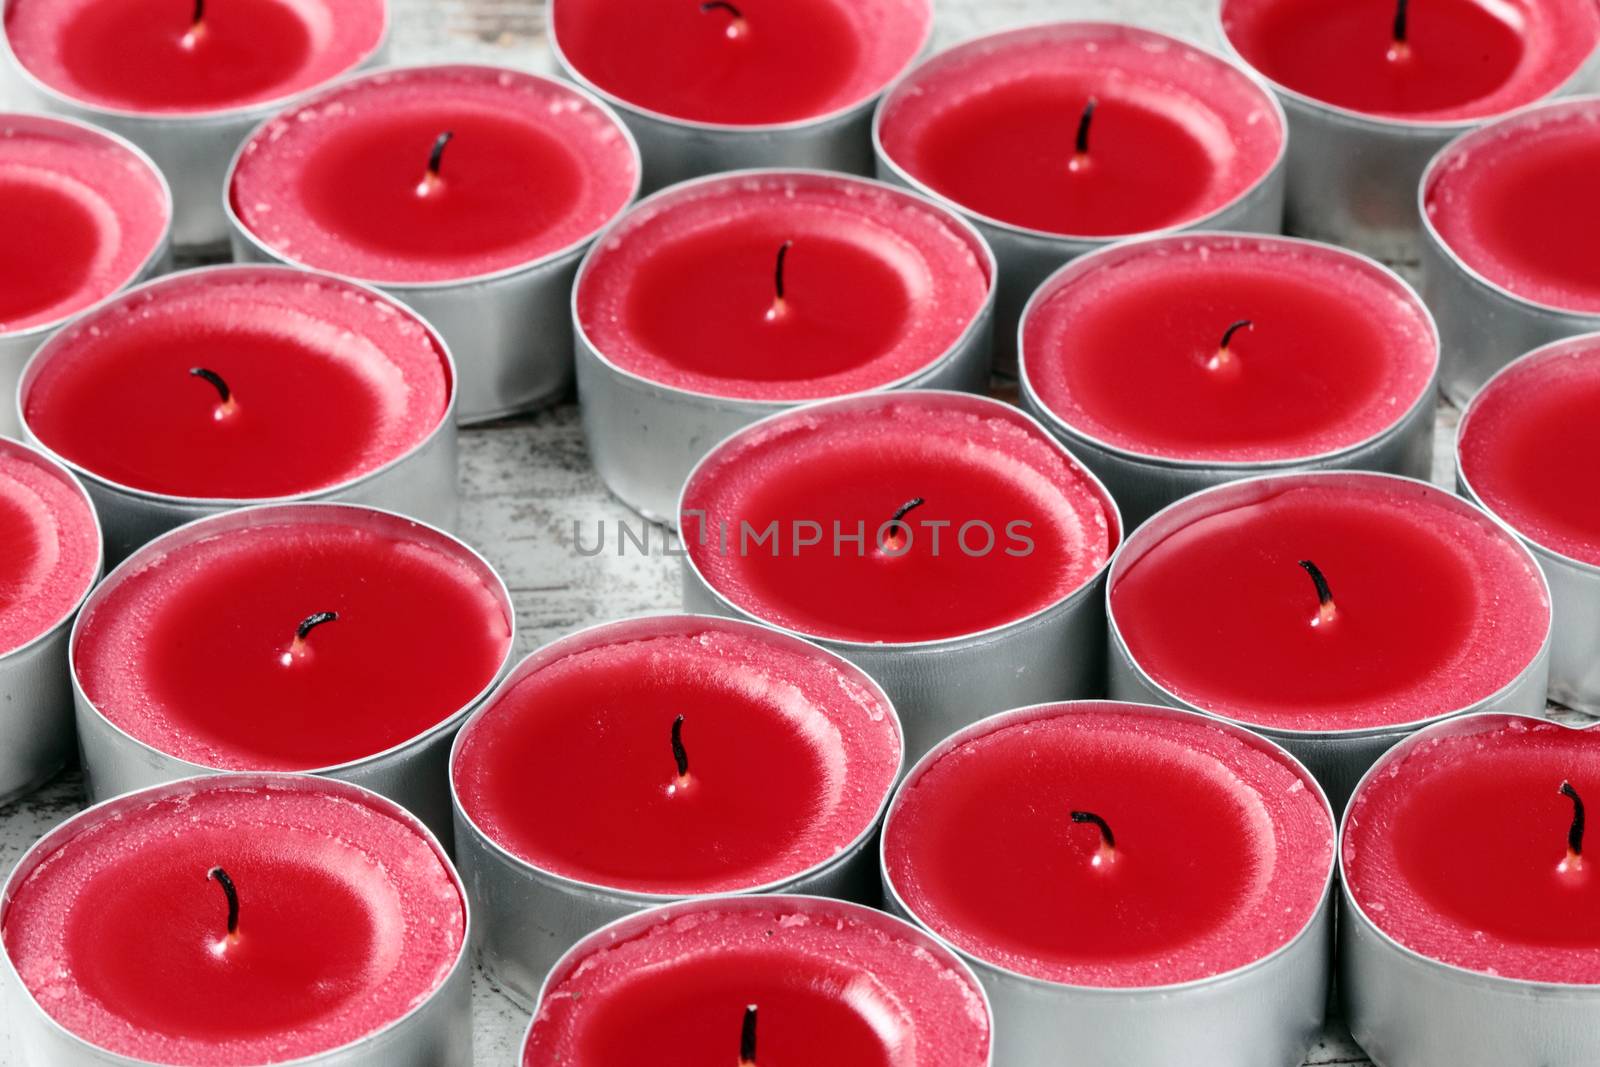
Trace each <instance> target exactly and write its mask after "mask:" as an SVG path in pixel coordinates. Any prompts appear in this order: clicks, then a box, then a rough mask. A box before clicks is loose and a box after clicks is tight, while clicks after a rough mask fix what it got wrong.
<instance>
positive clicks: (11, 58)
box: [0, 0, 389, 256]
mask: <svg viewBox="0 0 1600 1067" xmlns="http://www.w3.org/2000/svg"><path fill="white" fill-rule="evenodd" d="M13 2H14V0H0V25H3V23H4V21H5V17H6V15H7V13H8V12H7V11H6V10H5V9H7V8H9V7H10V6H11V4H12V3H13ZM388 44H389V17H388V7H387V5H385V8H384V26H383V32H382V34H381V35H380V36H379V38H378V41H377V43H376V44H375V45H374V46H373V50H372V51H371V52H370V53H368V54H367V55H366V56H364V57H363V58H362V59H360V60H359V61H358V62H357V63H356V65H355V67H354V68H352V69H356V70H360V69H363V68H366V67H372V66H376V65H378V64H379V63H382V62H383V57H384V55H385V54H386V52H387V50H388ZM0 67H8V68H9V69H10V71H11V74H12V81H13V82H14V83H15V84H16V85H17V86H18V87H19V88H20V89H21V90H22V91H23V93H24V94H25V95H26V97H27V101H28V104H29V106H30V107H32V108H34V109H36V110H39V111H45V112H49V113H51V114H55V115H63V116H66V117H67V118H71V119H76V120H78V121H80V122H86V123H89V124H91V125H93V126H96V127H99V128H101V129H104V130H109V131H110V132H112V133H114V134H117V135H119V136H121V137H124V138H126V139H127V140H129V141H132V142H133V143H134V144H136V145H138V146H139V147H140V148H141V149H143V150H144V151H145V152H147V153H148V154H149V156H150V158H151V159H152V160H154V161H155V163H156V164H157V165H158V167H159V169H160V170H161V173H162V174H164V175H165V176H166V178H167V181H168V182H169V183H171V186H172V193H173V203H174V208H175V212H174V214H173V216H172V228H171V237H172V244H173V246H174V247H175V248H176V249H177V250H178V251H179V252H180V253H181V254H183V255H186V256H206V255H212V254H215V253H217V252H221V251H223V250H224V249H226V248H227V245H228V226H227V223H226V221H225V220H224V218H223V214H222V201H223V199H224V195H223V194H224V190H225V188H226V185H225V184H224V181H225V177H226V175H227V173H228V162H229V160H231V159H232V158H233V154H234V151H235V150H236V149H237V148H238V147H239V145H240V144H241V143H242V142H243V141H244V139H245V137H246V136H247V135H248V134H249V133H250V131H251V130H253V129H255V128H256V126H258V125H260V123H261V122H263V121H264V120H266V119H267V118H268V117H269V116H271V115H273V114H275V113H276V112H278V111H281V110H282V109H283V108H284V107H286V106H288V105H290V104H292V103H294V102H295V101H297V100H299V99H301V98H302V97H303V96H305V95H307V93H297V94H292V95H290V96H286V97H281V98H279V99H277V100H269V101H266V102H265V103H260V104H251V105H249V106H248V107H239V108H229V109H227V110H223V111H208V112H200V113H197V114H177V115H175V114H163V113H160V112H141V111H129V110H125V109H122V108H114V107H103V106H101V105H98V104H90V103H85V102H84V101H82V100H76V99H74V98H73V97H70V96H68V95H66V94H65V93H62V92H60V91H58V90H56V89H53V88H51V87H50V86H48V85H46V84H45V83H44V82H41V81H40V80H39V79H37V78H35V77H34V76H33V74H32V72H30V71H29V70H28V69H27V68H26V67H24V66H23V65H22V63H21V61H19V60H18V59H17V57H16V55H15V54H14V53H13V52H12V51H11V42H10V39H9V37H7V36H6V34H5V33H4V32H0ZM313 91H315V90H308V92H313Z"/></svg>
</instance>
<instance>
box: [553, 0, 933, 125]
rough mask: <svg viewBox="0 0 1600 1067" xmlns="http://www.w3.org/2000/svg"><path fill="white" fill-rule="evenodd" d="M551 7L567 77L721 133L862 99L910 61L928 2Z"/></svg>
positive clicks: (595, 1)
mask: <svg viewBox="0 0 1600 1067" xmlns="http://www.w3.org/2000/svg"><path fill="white" fill-rule="evenodd" d="M734 7H735V10H736V11H737V13H738V14H737V15H736V14H735V13H734V12H730V11H728V10H726V9H725V8H710V9H704V8H702V6H701V5H700V4H699V3H695V2H692V0H691V2H687V3H685V2H682V0H557V2H556V3H553V4H551V5H550V8H551V10H550V21H551V27H552V32H553V34H554V38H555V40H556V41H557V42H558V44H557V47H558V49H559V51H560V54H561V55H562V56H563V58H565V60H566V62H567V63H568V64H569V65H570V66H571V67H572V68H573V69H574V70H575V71H577V73H578V74H579V75H580V76H581V77H583V78H584V79H586V80H587V81H589V82H590V83H591V84H593V85H595V86H597V87H598V88H599V89H600V90H601V91H602V92H605V93H609V94H610V95H611V96H613V97H616V98H617V99H618V100H621V101H623V102H625V103H626V104H628V105H630V106H632V107H634V108H637V109H639V110H643V111H652V112H656V113H657V114H661V115H668V116H672V117H673V118H679V119H688V120H690V121H694V122H706V123H716V124H719V125H727V126H762V125H770V124H775V123H788V122H799V121H803V120H805V119H811V118H817V117H820V116H823V115H828V114H832V113H833V112H837V111H844V110H847V109H849V108H853V107H855V106H857V105H858V104H863V103H865V102H866V101H867V100H869V99H871V98H872V97H873V96H875V95H876V94H877V93H878V92H880V91H881V90H882V89H883V87H884V86H885V85H888V84H889V82H891V81H893V80H894V79H895V78H896V77H898V76H899V74H900V73H901V72H902V71H903V70H905V68H906V67H907V66H908V65H909V64H910V63H911V61H912V60H913V59H914V58H915V57H916V55H917V53H918V52H919V51H920V50H921V49H922V46H923V45H924V43H926V41H927V39H928V33H929V31H930V30H931V28H932V24H933V11H932V5H931V4H930V3H929V2H928V0H856V2H848V0H741V2H740V3H738V4H736V5H734Z"/></svg>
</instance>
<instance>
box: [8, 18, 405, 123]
mask: <svg viewBox="0 0 1600 1067" xmlns="http://www.w3.org/2000/svg"><path fill="white" fill-rule="evenodd" d="M387 22H388V17H387V11H386V8H385V5H384V3H383V0H354V2H350V0H340V2H339V3H334V2H332V0H310V2H298V0H297V2H288V0H214V2H211V3H206V2H205V0H156V2H154V3H146V2H143V0H10V2H9V3H7V4H6V7H5V32H6V38H7V40H8V41H9V43H10V45H11V52H12V54H13V55H14V56H15V57H16V59H17V62H19V63H20V64H21V65H22V67H23V69H24V70H25V71H27V72H28V74H30V75H31V76H32V77H34V78H36V79H38V81H39V82H41V83H43V84H44V85H45V86H46V87H48V88H49V89H50V90H52V91H53V92H55V93H58V94H60V95H61V96H64V97H66V98H68V99H69V100H73V101H81V102H83V103H85V104H90V105H94V106H98V107H101V108H108V109H113V110H116V111H121V112H145V113H158V114H160V113H173V114H181V113H196V112H217V111H226V110H229V109H233V108H242V107H249V106H251V105H254V104H263V103H267V102H270V101H275V100H280V99H282V98H284V97H286V96H290V95H292V94H294V93H297V92H301V91H303V90H305V89H308V88H310V87H311V86H314V85H317V84H319V83H321V82H325V81H327V80H329V79H330V78H333V77H336V76H337V75H339V74H342V73H344V72H345V71H347V70H349V69H350V68H352V67H354V66H355V65H356V64H357V63H359V62H361V61H362V60H364V59H365V58H366V57H367V56H368V55H370V54H371V52H372V51H373V50H374V49H375V48H376V47H377V45H378V43H379V42H380V41H381V40H382V38H383V35H384V32H385V30H386V28H387Z"/></svg>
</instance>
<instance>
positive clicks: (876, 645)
mask: <svg viewBox="0 0 1600 1067" xmlns="http://www.w3.org/2000/svg"><path fill="white" fill-rule="evenodd" d="M908 398H916V399H919V400H925V401H931V402H942V403H946V404H960V405H966V406H968V407H969V410H970V409H973V408H984V409H986V410H987V411H989V412H991V413H993V414H995V415H998V416H1000V417H1002V418H1010V419H1012V420H1013V421H1015V422H1016V423H1018V424H1020V425H1021V427H1022V428H1023V429H1025V430H1031V431H1033V432H1035V433H1037V434H1040V435H1042V439H1043V440H1044V441H1046V442H1048V444H1049V447H1051V448H1053V449H1054V450H1055V451H1056V452H1058V453H1059V454H1060V455H1061V456H1062V457H1064V458H1065V459H1066V461H1067V466H1068V467H1069V468H1070V469H1071V470H1072V472H1073V473H1074V474H1075V475H1076V476H1077V477H1078V478H1079V479H1080V480H1081V481H1082V482H1083V484H1084V487H1085V488H1086V489H1088V490H1089V491H1090V492H1091V493H1092V494H1094V496H1096V497H1097V498H1098V499H1099V501H1100V504H1101V506H1102V508H1103V509H1104V511H1105V515H1106V519H1107V524H1106V525H1107V530H1106V533H1107V541H1108V542H1109V544H1110V545H1111V546H1112V547H1111V549H1110V552H1109V554H1108V555H1107V556H1106V560H1105V562H1104V563H1102V564H1100V566H1098V567H1096V568H1095V569H1094V571H1093V572H1092V573H1091V574H1089V576H1088V577H1086V578H1085V579H1084V580H1083V581H1082V582H1081V583H1080V584H1079V585H1078V586H1077V587H1076V588H1074V589H1070V590H1068V591H1067V592H1066V593H1064V594H1062V596H1061V598H1060V599H1059V600H1056V601H1054V602H1053V603H1050V604H1046V605H1045V606H1044V607H1041V608H1038V609H1037V610H1035V611H1031V612H1029V613H1028V614H1026V615H1023V616H1020V617H1019V618H1015V619H1012V620H1010V621H1008V622H1002V623H998V624H996V625H994V626H990V627H987V628H986V629H982V630H973V631H971V632H969V633H960V634H953V635H951V636H949V637H934V638H928V639H925V640H920V641H860V640H851V639H849V638H842V637H826V636H823V635H820V634H812V633H807V632H805V631H803V630H796V629H792V628H790V627H787V626H783V625H781V624H779V623H775V622H769V621H768V620H766V619H764V618H762V617H761V616H760V615H758V614H757V613H756V612H754V611H752V610H750V609H749V608H746V607H744V606H742V605H740V604H736V603H734V602H733V601H732V600H730V599H728V597H727V596H726V595H725V594H724V593H723V592H722V590H721V589H719V588H718V587H717V586H716V585H714V584H712V582H711V581H710V579H708V578H707V577H706V575H705V572H704V571H702V570H701V569H700V566H699V564H697V563H696V562H695V560H694V553H693V552H689V551H687V550H685V551H684V553H683V565H684V567H686V568H687V570H686V572H685V573H686V576H687V575H691V574H692V575H693V576H694V580H695V581H696V582H697V583H699V585H700V586H701V587H702V588H703V589H705V590H706V591H707V592H708V593H709V594H710V595H711V596H712V597H714V598H715V599H716V602H717V603H718V604H719V605H721V606H722V607H723V608H725V609H727V611H728V613H729V614H730V615H731V616H732V617H733V618H737V619H743V620H745V621H748V622H753V623H757V624H759V625H761V626H765V627H767V628H769V629H773V630H777V631H779V632H780V633H785V634H788V635H790V636H791V637H798V638H800V639H801V640H803V641H809V642H813V643H816V644H819V645H822V646H823V647H825V648H828V649H849V650H851V651H856V650H878V651H882V650H884V649H893V650H895V651H911V652H916V651H937V650H939V649H944V648H959V647H966V646H974V645H983V644H988V643H989V642H991V641H997V640H1002V639H1004V638H1006V637H1008V636H1010V635H1012V634H1015V633H1020V632H1022V631H1025V630H1029V629H1032V628H1033V627H1034V626H1038V625H1040V624H1042V623H1045V622H1048V621H1049V620H1051V619H1053V618H1055V617H1056V616H1058V615H1060V614H1062V613H1063V612H1065V611H1067V610H1068V609H1069V608H1071V607H1073V606H1075V605H1077V604H1079V603H1081V602H1082V601H1083V599H1084V598H1085V597H1086V596H1087V595H1088V594H1089V591H1090V590H1092V589H1093V588H1094V586H1095V583H1096V582H1098V581H1100V580H1101V579H1102V578H1104V577H1105V576H1106V575H1107V574H1109V573H1110V570H1111V565H1112V564H1113V563H1115V562H1116V558H1117V555H1118V553H1119V552H1120V550H1121V546H1122V545H1123V544H1125V543H1126V542H1127V538H1128V533H1127V531H1125V530H1124V529H1123V526H1122V512H1121V511H1120V510H1119V509H1118V508H1117V502H1116V500H1115V499H1113V498H1112V496H1111V491H1110V490H1109V489H1107V488H1106V487H1105V484H1104V483H1102V482H1101V481H1100V479H1099V478H1098V477H1097V476H1096V475H1095V473H1094V472H1093V471H1092V470H1090V469H1089V468H1088V467H1086V466H1084V464H1083V462H1082V461H1081V460H1080V459H1078V457H1077V456H1074V455H1073V454H1072V453H1071V452H1070V451H1068V449H1067V447H1066V446H1065V445H1063V444H1062V443H1061V442H1060V441H1059V440H1057V439H1056V438H1055V436H1054V435H1052V434H1051V433H1050V431H1049V430H1048V429H1046V428H1045V426H1044V424H1043V423H1041V422H1040V421H1039V420H1038V419H1036V418H1034V417H1033V416H1032V415H1030V414H1028V413H1027V412H1026V411H1023V410H1022V409H1021V408H1019V407H1014V406H1012V405H1011V404H1007V403H1006V402H1005V401H1003V400H996V399H994V398H993V397H989V396H980V395H978V394H976V393H961V392H956V391H954V390H950V389H911V390H901V391H899V392H883V391H882V390H874V391H872V392H866V393H856V394H854V395H851V396H841V397H834V398H832V399H830V400H815V401H812V402H811V403H809V404H801V405H799V406H798V407H791V408H787V409H785V410H783V411H778V412H774V413H773V414H771V415H767V416H765V417H764V418H760V419H757V420H756V421H755V422H752V423H750V424H749V425H748V426H745V427H744V428H743V429H740V430H738V431H736V432H734V433H732V434H730V435H729V436H728V437H726V438H724V439H723V440H722V441H720V442H718V444H717V445H716V447H714V448H712V449H711V450H710V451H709V452H707V453H706V454H705V455H704V456H702V457H701V458H700V461H699V462H698V463H696V464H695V465H694V467H693V469H691V470H690V471H689V476H688V477H687V478H685V479H684V482H683V488H682V489H681V490H680V491H679V493H678V506H677V509H676V514H677V516H678V529H679V530H682V529H683V516H684V514H685V513H686V511H685V509H686V505H687V503H688V499H689V492H690V490H691V489H693V488H695V482H696V481H697V480H698V479H699V477H700V475H701V473H702V472H703V471H704V470H706V469H707V468H708V467H710V466H711V465H712V464H714V463H717V462H720V460H721V457H722V455H723V453H724V452H727V451H731V450H732V449H733V448H736V447H738V446H739V445H740V444H741V443H742V442H743V441H744V440H747V439H749V438H750V437H753V436H755V435H759V434H761V433H763V432H764V431H765V430H766V429H767V428H768V427H769V426H771V425H773V424H774V423H775V422H776V421H777V420H780V419H790V418H802V419H803V418H806V417H808V415H809V413H811V412H813V411H825V410H827V408H828V407H829V406H832V405H837V406H840V407H843V406H845V405H851V404H876V403H894V402H895V401H897V400H906V399H908Z"/></svg>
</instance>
